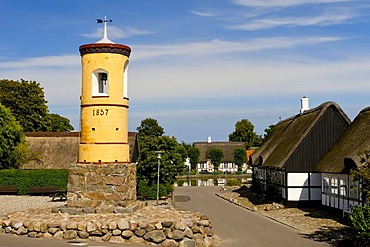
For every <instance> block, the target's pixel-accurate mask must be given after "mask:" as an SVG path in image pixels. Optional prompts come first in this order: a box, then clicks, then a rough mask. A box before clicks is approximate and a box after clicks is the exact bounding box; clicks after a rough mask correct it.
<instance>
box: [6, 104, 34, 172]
mask: <svg viewBox="0 0 370 247" xmlns="http://www.w3.org/2000/svg"><path fill="white" fill-rule="evenodd" d="M0 143H1V145H0V169H9V168H18V166H19V165H20V164H21V163H23V162H24V161H25V159H26V156H27V152H28V148H27V145H26V141H25V136H24V133H23V129H22V127H21V126H20V124H19V123H18V122H17V121H16V119H15V117H14V116H13V115H12V114H11V112H10V110H9V109H7V108H6V107H5V106H3V105H1V104H0Z"/></svg>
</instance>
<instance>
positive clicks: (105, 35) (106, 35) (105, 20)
mask: <svg viewBox="0 0 370 247" xmlns="http://www.w3.org/2000/svg"><path fill="white" fill-rule="evenodd" d="M96 22H97V23H104V37H103V40H107V39H108V32H107V22H109V23H111V22H112V20H111V19H108V20H107V17H106V16H104V20H103V19H96Z"/></svg>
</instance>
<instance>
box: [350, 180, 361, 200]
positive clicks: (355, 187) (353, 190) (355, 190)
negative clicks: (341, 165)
mask: <svg viewBox="0 0 370 247" xmlns="http://www.w3.org/2000/svg"><path fill="white" fill-rule="evenodd" d="M358 194H359V182H358V180H353V179H352V178H350V180H349V197H350V198H358Z"/></svg>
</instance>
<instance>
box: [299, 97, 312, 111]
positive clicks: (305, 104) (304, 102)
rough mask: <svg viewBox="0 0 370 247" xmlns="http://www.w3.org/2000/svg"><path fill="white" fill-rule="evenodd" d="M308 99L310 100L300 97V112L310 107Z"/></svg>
mask: <svg viewBox="0 0 370 247" xmlns="http://www.w3.org/2000/svg"><path fill="white" fill-rule="evenodd" d="M309 101H310V99H309V98H306V97H305V96H303V97H302V99H301V113H303V112H304V111H307V110H309V109H310V106H309Z"/></svg>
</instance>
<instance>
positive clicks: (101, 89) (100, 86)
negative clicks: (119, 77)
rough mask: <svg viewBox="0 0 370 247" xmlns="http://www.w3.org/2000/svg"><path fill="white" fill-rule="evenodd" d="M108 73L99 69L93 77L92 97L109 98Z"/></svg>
mask: <svg viewBox="0 0 370 247" xmlns="http://www.w3.org/2000/svg"><path fill="white" fill-rule="evenodd" d="M108 79H109V78H108V73H107V72H106V71H105V70H102V69H98V70H95V71H94V72H93V75H92V96H108V83H109V80H108Z"/></svg>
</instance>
